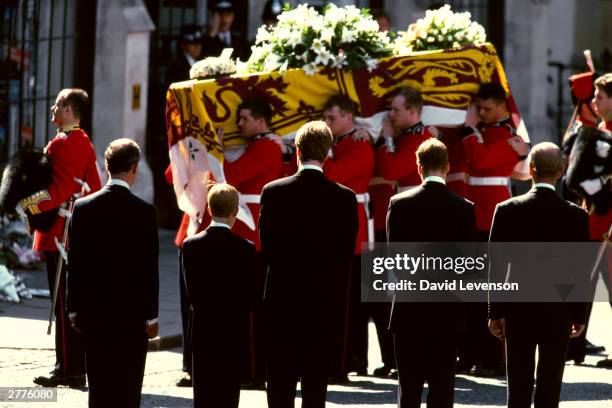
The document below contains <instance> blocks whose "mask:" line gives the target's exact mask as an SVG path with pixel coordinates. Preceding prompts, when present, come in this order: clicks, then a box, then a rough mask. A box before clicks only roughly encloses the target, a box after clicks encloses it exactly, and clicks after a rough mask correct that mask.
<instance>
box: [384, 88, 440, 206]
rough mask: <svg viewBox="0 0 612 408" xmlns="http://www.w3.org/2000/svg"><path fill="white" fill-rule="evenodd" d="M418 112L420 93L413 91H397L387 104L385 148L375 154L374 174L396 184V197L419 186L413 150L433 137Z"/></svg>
mask: <svg viewBox="0 0 612 408" xmlns="http://www.w3.org/2000/svg"><path fill="white" fill-rule="evenodd" d="M422 109H423V98H422V97H421V93H420V92H419V91H417V90H416V89H414V88H410V87H406V88H401V89H400V90H399V92H398V93H397V95H396V96H395V97H394V98H393V99H392V100H391V110H390V112H389V116H388V117H387V118H385V119H384V121H383V128H382V137H383V138H384V140H385V144H384V145H382V146H380V147H379V148H378V150H377V152H376V172H377V174H378V175H380V176H382V177H384V178H385V179H387V180H392V181H394V180H397V182H398V187H397V190H398V191H397V192H398V193H401V192H402V191H406V190H409V189H411V188H414V187H417V186H418V185H420V184H421V178H420V177H419V174H418V172H417V161H416V150H417V148H418V147H419V146H420V144H421V143H423V142H424V141H425V140H427V139H429V138H430V137H432V136H434V135H433V133H432V132H433V131H434V130H433V129H431V128H426V127H425V126H424V125H423V122H421V111H422ZM387 206H388V203H387Z"/></svg>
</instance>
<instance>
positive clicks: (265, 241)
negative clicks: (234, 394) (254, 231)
mask: <svg viewBox="0 0 612 408" xmlns="http://www.w3.org/2000/svg"><path fill="white" fill-rule="evenodd" d="M332 141H333V138H332V134H331V131H330V130H329V128H328V127H327V125H326V124H325V123H324V122H318V121H317V122H309V123H306V124H305V125H303V126H302V127H301V128H300V129H299V130H298V133H297V137H296V147H297V156H298V161H299V170H298V172H297V173H296V174H295V175H293V176H290V177H286V178H283V179H280V180H276V181H273V182H271V183H268V184H267V185H266V186H265V187H264V189H263V193H262V195H261V210H260V216H259V234H260V238H261V245H262V250H263V254H264V257H265V261H266V263H267V265H268V275H267V282H266V293H265V296H264V299H265V304H266V307H267V309H266V312H267V319H268V324H267V332H268V338H269V355H268V361H269V363H268V385H267V393H268V406H269V407H270V408H285V407H293V406H294V399H295V393H296V391H295V389H296V385H297V381H298V378H300V379H301V386H302V407H304V408H317V407H324V406H325V396H326V393H327V380H328V375H329V374H330V369H331V368H332V367H330V365H332V362H333V361H334V358H333V356H334V353H337V352H339V349H340V344H341V340H340V331H341V328H342V327H343V325H344V321H343V319H342V317H343V316H344V310H345V307H346V302H347V292H346V287H347V279H348V278H349V273H350V268H351V263H352V259H353V251H354V249H355V240H356V238H357V229H358V219H357V200H356V197H355V193H354V192H353V191H351V190H349V189H348V188H346V187H343V186H341V185H339V184H336V183H334V182H333V181H331V180H329V179H327V178H326V177H325V176H324V175H323V171H322V165H323V162H324V161H325V159H326V158H327V154H328V151H329V149H330V147H331V145H332Z"/></svg>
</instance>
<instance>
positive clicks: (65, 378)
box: [34, 372, 86, 388]
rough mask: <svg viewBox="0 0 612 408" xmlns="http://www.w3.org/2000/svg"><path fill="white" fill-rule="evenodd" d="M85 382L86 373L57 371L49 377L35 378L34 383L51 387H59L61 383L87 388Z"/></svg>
mask: <svg viewBox="0 0 612 408" xmlns="http://www.w3.org/2000/svg"><path fill="white" fill-rule="evenodd" d="M85 382H86V380H85V374H77V375H64V374H58V373H57V372H55V373H54V374H51V375H50V376H49V377H45V376H40V377H36V378H34V384H37V385H40V386H43V387H51V388H53V387H58V386H60V385H64V386H66V387H70V388H85Z"/></svg>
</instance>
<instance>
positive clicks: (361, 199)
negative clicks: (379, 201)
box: [355, 193, 374, 243]
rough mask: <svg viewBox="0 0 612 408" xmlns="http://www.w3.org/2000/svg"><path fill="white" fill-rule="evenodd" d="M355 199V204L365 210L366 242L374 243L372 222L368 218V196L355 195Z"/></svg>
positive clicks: (371, 219)
mask: <svg viewBox="0 0 612 408" xmlns="http://www.w3.org/2000/svg"><path fill="white" fill-rule="evenodd" d="M355 197H357V203H359V204H363V208H364V209H365V213H366V219H367V222H368V224H367V229H368V242H370V243H371V242H374V223H373V222H374V220H373V218H371V216H370V194H368V193H362V194H355Z"/></svg>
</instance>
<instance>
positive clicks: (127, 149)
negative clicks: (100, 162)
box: [104, 138, 140, 174]
mask: <svg viewBox="0 0 612 408" xmlns="http://www.w3.org/2000/svg"><path fill="white" fill-rule="evenodd" d="M139 160H140V147H138V144H137V143H136V142H135V141H133V140H132V139H128V138H123V139H117V140H113V141H112V142H110V144H109V145H108V147H107V148H106V151H105V152H104V162H105V163H106V168H107V170H108V172H109V173H110V174H118V173H124V172H126V171H130V169H131V168H132V166H134V165H135V164H137V163H138V161H139Z"/></svg>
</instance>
